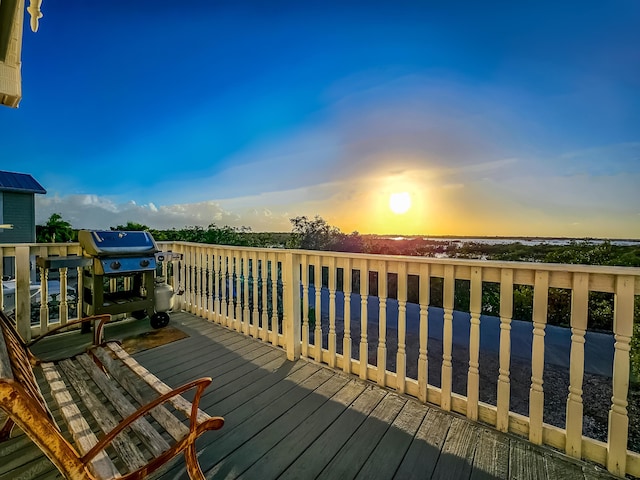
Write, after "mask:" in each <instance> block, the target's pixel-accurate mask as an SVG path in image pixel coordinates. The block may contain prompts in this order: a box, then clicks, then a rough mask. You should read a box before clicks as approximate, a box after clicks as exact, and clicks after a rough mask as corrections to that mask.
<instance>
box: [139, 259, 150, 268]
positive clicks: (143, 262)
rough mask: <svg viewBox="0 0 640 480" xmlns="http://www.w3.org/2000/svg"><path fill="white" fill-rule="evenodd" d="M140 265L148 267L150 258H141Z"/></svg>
mask: <svg viewBox="0 0 640 480" xmlns="http://www.w3.org/2000/svg"><path fill="white" fill-rule="evenodd" d="M140 266H141V267H143V268H144V267H148V266H149V260H146V259H145V260H140Z"/></svg>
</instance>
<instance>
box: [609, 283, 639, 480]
mask: <svg viewBox="0 0 640 480" xmlns="http://www.w3.org/2000/svg"><path fill="white" fill-rule="evenodd" d="M634 280H635V279H634V277H632V276H631V275H618V276H617V277H616V285H615V289H616V291H615V295H614V313H613V333H614V336H615V340H616V343H615V344H614V356H613V396H612V397H611V410H610V411H609V431H608V435H607V437H608V441H607V469H608V470H609V471H610V472H611V473H613V474H614V475H618V476H620V477H623V476H624V475H625V474H626V465H627V463H626V462H627V440H628V438H629V417H628V415H627V405H628V403H627V395H628V393H629V351H630V350H631V347H630V345H629V344H630V342H631V337H632V336H633V308H634V305H633V302H634V298H633V295H634Z"/></svg>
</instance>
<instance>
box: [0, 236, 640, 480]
mask: <svg viewBox="0 0 640 480" xmlns="http://www.w3.org/2000/svg"><path fill="white" fill-rule="evenodd" d="M159 245H160V246H161V248H162V249H163V250H165V251H173V252H175V253H182V254H183V259H182V260H180V261H174V262H172V264H171V266H169V265H163V266H162V268H163V274H164V275H166V276H167V277H168V278H169V280H170V283H171V284H172V285H173V286H174V289H175V290H179V289H184V294H183V295H181V296H180V297H178V299H179V302H178V303H179V305H178V308H182V309H184V310H186V311H188V312H191V313H193V314H196V315H198V316H201V317H203V318H206V319H208V320H210V321H213V322H216V323H219V324H221V325H224V326H226V327H228V328H231V329H233V330H236V331H238V332H241V333H243V334H245V335H249V336H252V337H254V338H257V339H260V340H262V341H264V342H268V343H270V344H272V345H275V346H278V347H282V348H284V349H285V350H286V352H287V356H288V358H289V359H291V360H295V359H297V358H299V357H300V356H302V357H306V358H310V359H313V360H315V361H318V362H322V363H324V364H326V365H328V366H330V367H332V368H337V369H341V370H343V371H344V372H346V373H349V374H353V375H357V376H359V377H360V378H362V379H365V380H370V381H374V382H376V383H378V384H379V385H381V386H383V387H387V388H391V389H395V390H397V391H398V392H400V393H404V394H407V395H410V396H413V397H416V398H417V399H419V400H420V401H423V402H429V403H432V404H435V405H438V406H440V408H442V409H444V410H447V411H455V412H458V413H461V414H463V415H466V416H467V417H468V418H469V419H471V420H476V421H480V422H484V423H487V424H489V425H492V426H494V427H495V428H496V429H498V430H500V431H503V432H512V433H516V434H519V435H522V436H525V437H527V438H528V439H529V441H531V442H532V443H534V444H547V445H550V446H553V447H555V448H558V449H560V450H563V451H565V452H566V453H567V454H569V455H571V456H573V457H576V458H584V459H587V460H591V461H595V462H598V463H600V464H602V465H605V466H606V467H607V468H608V469H609V471H611V472H612V473H614V474H616V475H620V476H624V475H625V474H627V473H628V474H631V475H635V476H639V475H640V454H639V453H638V452H635V451H631V450H628V449H627V443H628V438H629V415H628V411H627V405H628V403H627V402H628V389H629V362H630V344H631V340H632V336H633V322H634V303H637V302H636V296H638V295H640V268H625V267H598V266H583V265H556V264H540V263H521V262H491V261H475V260H452V259H433V258H421V257H401V256H381V255H363V254H342V253H333V252H315V251H314V252H310V251H300V250H282V249H256V248H244V247H226V246H215V245H204V244H194V243H185V242H175V243H168V242H159ZM56 248H58V249H60V250H58V252H60V253H55V252H56V250H55V249H56ZM78 248H79V247H78V246H77V245H75V244H66V245H65V246H64V247H61V246H60V245H54V246H51V245H49V246H45V245H30V246H22V247H18V246H6V245H5V246H0V253H2V255H3V256H11V255H14V256H15V258H16V269H17V273H18V275H17V280H18V281H17V283H18V288H19V289H20V288H22V289H25V288H28V282H26V283H25V277H27V276H28V275H27V274H26V273H23V274H20V271H21V269H27V271H28V266H29V261H28V260H29V256H30V255H31V257H33V255H52V254H61V255H62V254H69V253H74V252H76V251H77V249H78ZM25 249H26V250H27V252H25V251H24V250H25ZM65 249H66V250H65ZM74 249H76V250H74ZM63 252H64V253H63ZM21 275H22V276H21ZM43 277H44V278H46V274H45V275H43ZM461 282H462V283H461ZM60 284H61V285H62V276H61V281H60ZM434 285H436V287H437V288H434ZM522 286H526V287H525V288H529V289H532V292H533V293H532V316H531V321H528V322H524V321H521V320H520V319H518V318H514V316H516V317H517V315H516V313H515V312H516V310H515V307H514V295H515V294H516V292H520V291H521V290H522V288H523V287H522ZM465 289H466V291H467V293H468V303H467V307H468V308H467V309H466V310H468V313H465V312H463V311H460V310H459V309H457V307H456V304H455V302H456V300H455V298H456V297H455V295H456V292H459V291H461V290H465ZM556 289H561V290H562V291H564V292H565V293H568V296H567V298H570V300H568V302H569V304H568V305H567V306H566V307H567V309H568V311H569V313H568V321H569V323H570V329H569V328H562V327H558V326H554V325H549V323H548V320H549V318H550V306H549V299H550V298H551V296H550V292H551V291H554V290H556ZM489 290H491V291H493V292H494V293H495V292H497V293H496V294H497V295H498V296H499V299H498V303H499V312H495V314H494V315H495V316H487V315H483V294H486V293H487V292H488V291H489ZM24 291H25V292H26V290H24ZM593 292H604V294H607V295H610V296H611V298H612V302H613V304H614V309H613V313H612V318H611V320H612V331H611V332H609V333H606V332H604V333H602V332H594V331H592V329H590V328H588V326H587V320H588V317H589V298H590V295H592V294H593ZM79 301H81V300H79ZM25 303H28V302H26V300H25V297H24V296H23V297H18V298H17V303H16V316H17V319H18V323H19V326H20V328H21V330H20V331H21V332H23V333H24V334H27V332H28V334H32V333H34V332H35V331H37V330H42V329H44V328H48V324H47V323H46V322H45V321H44V320H45V319H48V316H49V313H48V312H46V311H45V310H43V309H46V308H47V307H43V306H40V309H41V311H40V320H41V321H40V325H35V326H30V325H31V324H30V323H26V324H25V322H26V321H27V319H29V318H30V317H29V315H26V314H25V313H24V312H21V309H25V308H26V309H27V310H28V305H25ZM59 308H62V307H61V306H60V307H59ZM65 308H68V305H67V306H66V307H65ZM636 315H637V312H636ZM63 317H64V316H63V315H62V313H61V314H60V316H59V318H60V319H61V320H60V321H62V319H63ZM345 319H348V321H345ZM25 325H26V326H25ZM491 359H493V360H491ZM492 362H493V363H492ZM493 364H495V368H494V369H493V370H491V369H488V367H487V366H486V365H493ZM551 371H564V372H565V376H566V387H564V392H565V393H564V394H563V395H562V397H563V399H564V402H563V405H562V406H561V407H560V408H561V409H563V410H564V411H563V412H562V413H563V414H564V415H560V417H561V421H558V420H557V419H553V420H549V419H548V418H547V417H548V416H549V413H550V411H549V408H548V409H547V410H545V394H546V396H547V397H549V398H550V397H552V396H553V395H554V394H556V395H557V392H554V391H549V392H545V383H544V382H545V378H546V377H545V375H547V374H548V373H549V372H551ZM587 376H589V377H588V378H589V379H591V378H595V377H596V376H597V377H598V378H600V379H602V378H605V379H608V380H606V382H607V383H608V384H609V387H608V388H609V390H608V393H607V395H606V398H610V401H609V402H607V405H605V406H603V409H605V410H608V423H607V435H606V438H602V439H596V438H589V437H588V436H587V435H585V434H584V428H583V424H584V422H585V415H584V412H583V410H584V405H583V397H585V395H586V394H587V393H589V392H584V391H583V388H584V383H585V378H587ZM523 378H525V379H526V382H525V385H526V388H525V390H526V392H525V394H524V395H522V392H521V391H519V389H520V390H522V388H521V387H520V386H519V385H522V384H523V382H522V379H523ZM528 378H530V381H529V380H528ZM552 387H553V388H555V387H554V386H553V385H552ZM487 391H488V392H489V394H487ZM518 395H521V396H524V397H525V398H524V404H525V406H524V407H523V406H522V405H514V399H517V397H518ZM521 400H522V399H521ZM550 408H552V409H553V408H555V409H556V410H557V409H558V407H557V406H556V407H550ZM555 413H557V411H556V412H555Z"/></svg>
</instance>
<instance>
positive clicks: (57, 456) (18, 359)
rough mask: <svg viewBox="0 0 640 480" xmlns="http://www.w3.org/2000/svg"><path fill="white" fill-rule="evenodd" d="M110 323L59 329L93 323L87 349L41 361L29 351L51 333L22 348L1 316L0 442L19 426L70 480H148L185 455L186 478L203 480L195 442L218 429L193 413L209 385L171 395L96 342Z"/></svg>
mask: <svg viewBox="0 0 640 480" xmlns="http://www.w3.org/2000/svg"><path fill="white" fill-rule="evenodd" d="M109 319H110V315H100V316H97V317H90V318H85V319H81V320H78V321H75V322H69V323H68V324H67V325H65V326H64V327H59V328H58V329H56V331H57V330H60V329H62V328H68V327H70V326H73V325H74V324H78V323H82V322H88V321H94V322H95V328H94V340H93V346H92V347H90V348H89V349H88V350H87V352H86V353H82V354H79V355H76V356H74V357H71V358H64V359H61V360H57V361H47V362H43V361H40V360H39V359H38V358H37V357H36V356H35V355H34V354H33V353H32V352H31V350H30V347H31V346H32V345H33V344H34V343H36V342H38V341H40V340H41V339H42V338H43V337H45V336H49V334H51V333H54V331H51V332H49V333H47V334H45V335H42V336H40V337H37V338H36V339H34V340H33V341H32V342H30V343H29V344H26V343H25V342H24V341H23V340H22V338H21V337H20V336H19V335H18V333H17V331H16V328H15V325H14V324H13V322H12V321H11V320H10V319H9V318H8V317H7V316H6V315H5V314H4V312H2V311H0V326H1V327H2V335H0V408H1V409H2V410H4V412H6V415H2V412H0V442H1V441H3V440H6V439H8V438H10V436H11V431H12V428H13V426H14V425H17V426H18V427H20V428H21V429H22V430H23V431H24V432H25V433H26V434H27V435H28V436H29V437H30V438H31V439H32V440H33V441H34V442H35V443H36V444H37V445H38V446H39V448H40V449H41V450H42V451H43V452H44V453H45V454H46V455H47V457H49V459H51V461H52V462H53V463H54V464H55V466H56V467H57V468H58V469H59V470H60V472H61V473H62V474H63V475H64V476H65V477H66V478H70V479H81V478H82V479H106V478H125V479H137V478H146V477H147V476H148V475H149V474H150V473H151V472H153V471H155V470H157V469H158V468H160V467H161V466H163V465H164V464H165V463H166V462H168V461H169V460H170V459H172V458H173V457H175V456H176V455H177V454H178V453H180V452H183V451H184V452H185V459H186V464H187V471H188V473H189V476H190V477H191V478H192V479H204V475H203V474H202V470H201V469H200V465H199V464H198V460H197V457H196V449H195V440H196V438H197V437H198V436H199V435H201V434H202V433H203V432H205V431H207V430H217V429H219V428H221V427H222V425H223V424H224V419H223V418H221V417H210V416H209V415H207V414H206V413H204V412H203V411H201V410H200V409H199V408H198V404H199V401H200V397H201V395H202V393H203V391H204V389H205V388H206V387H207V386H208V385H209V384H210V383H211V378H200V379H198V380H194V381H192V382H189V383H187V384H185V385H183V386H181V387H179V388H176V389H171V388H169V387H168V386H167V385H166V384H164V383H163V382H162V381H160V380H159V379H158V378H157V377H155V376H154V375H153V374H152V373H150V372H149V371H148V370H146V369H145V368H144V367H143V366H142V365H140V364H139V363H138V362H136V360H135V359H134V358H133V357H131V356H129V355H128V354H127V353H126V352H125V351H124V350H123V349H122V348H121V346H120V344H119V343H117V342H107V343H103V342H102V330H103V327H104V324H105V323H106V322H108V321H109ZM78 334H79V333H78ZM61 341H63V338H61ZM37 378H40V385H41V386H42V391H41V390H40V386H39V384H38V380H37ZM188 390H195V395H194V400H193V402H189V401H187V400H186V399H185V398H184V397H183V396H182V394H183V393H184V392H187V391H188ZM43 391H44V392H46V395H43ZM49 396H50V397H51V398H52V400H51V403H48V402H47V401H46V400H45V397H47V398H48V397H49ZM52 411H53V412H56V415H53V414H52ZM57 417H58V421H56V418H57ZM60 417H61V418H62V421H61V420H60Z"/></svg>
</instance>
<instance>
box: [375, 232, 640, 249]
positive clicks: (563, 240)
mask: <svg viewBox="0 0 640 480" xmlns="http://www.w3.org/2000/svg"><path fill="white" fill-rule="evenodd" d="M362 236H363V237H373V238H378V239H381V240H413V239H421V240H432V241H446V242H463V243H465V242H473V243H486V244H504V243H522V244H530V245H533V244H535V245H539V244H553V245H568V244H570V243H571V242H586V243H593V244H596V243H604V242H611V244H612V245H639V246H640V239H633V238H594V237H583V238H573V237H534V236H527V237H500V236H495V237H489V236H486V237H485V236H464V235H433V236H431V235H379V234H363V235H362Z"/></svg>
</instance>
